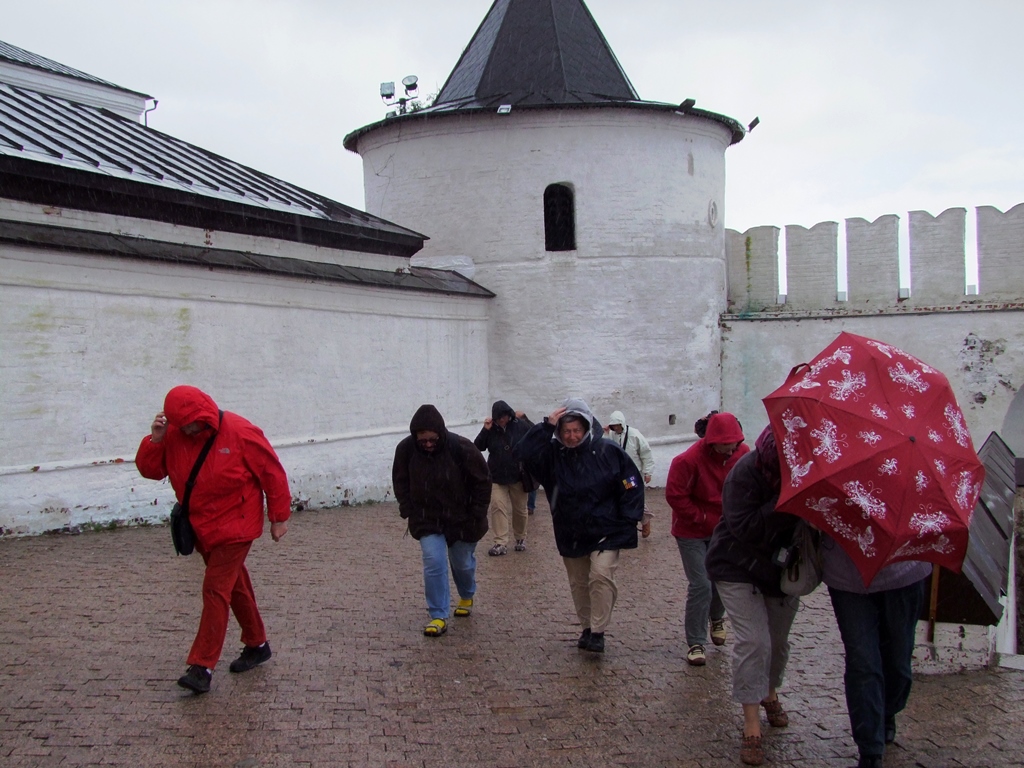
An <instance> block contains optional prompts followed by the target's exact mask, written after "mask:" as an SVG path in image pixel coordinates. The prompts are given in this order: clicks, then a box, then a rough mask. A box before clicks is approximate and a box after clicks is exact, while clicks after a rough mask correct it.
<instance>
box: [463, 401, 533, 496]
mask: <svg viewBox="0 0 1024 768" xmlns="http://www.w3.org/2000/svg"><path fill="white" fill-rule="evenodd" d="M502 416H508V417H509V421H508V424H506V425H505V426H504V428H502V427H499V426H498V419H500V418H501V417H502ZM532 426H533V422H531V421H530V420H529V419H527V418H526V417H525V416H524V417H523V418H522V419H517V418H516V412H515V411H514V410H512V408H511V407H510V406H509V404H508V403H506V402H505V401H504V400H498V401H497V402H496V403H495V404H494V405H492V406H491V428H490V429H486V428H484V429H481V430H480V434H479V435H477V436H476V440H474V441H473V444H474V445H475V446H476V447H477V448H479V449H480V450H481V451H487V468H488V469H489V470H490V471H491V482H492V483H496V484H497V485H513V484H515V483H518V482H519V481H520V480H521V479H522V476H521V473H520V469H521V467H522V462H521V461H519V460H517V459H515V458H513V457H512V449H513V448H514V447H515V445H516V443H518V442H519V441H520V440H522V439H523V436H524V435H526V433H527V432H528V431H529V430H530V427H532Z"/></svg>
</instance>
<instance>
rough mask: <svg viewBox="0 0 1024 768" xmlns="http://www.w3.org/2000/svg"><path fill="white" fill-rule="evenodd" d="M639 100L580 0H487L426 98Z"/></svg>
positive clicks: (451, 102) (469, 101)
mask: <svg viewBox="0 0 1024 768" xmlns="http://www.w3.org/2000/svg"><path fill="white" fill-rule="evenodd" d="M639 100H640V97H639V96H637V93H636V90H635V89H634V88H633V85H632V84H631V83H630V82H629V78H628V77H626V73H625V72H624V71H623V69H622V66H621V65H620V64H619V62H618V59H616V58H615V54H614V53H612V49H611V46H609V45H608V41H607V40H605V37H604V35H603V34H601V30H600V28H599V27H598V26H597V22H596V21H594V17H593V16H591V15H590V11H589V10H588V9H587V6H586V5H584V3H583V0H495V2H494V4H493V5H492V6H491V10H490V11H488V12H487V16H485V17H484V20H483V22H482V23H481V24H480V28H479V29H477V31H476V34H475V35H473V39H472V40H470V41H469V45H468V46H466V50H465V51H464V52H463V54H462V57H461V58H460V59H459V63H458V64H456V65H455V69H453V70H452V73H451V74H450V75H449V76H448V80H447V82H445V84H444V86H443V87H442V88H441V90H440V92H439V93H438V95H437V99H436V100H435V101H434V104H435V105H437V106H444V105H448V106H451V107H455V108H459V107H498V106H500V105H501V104H509V105H511V106H513V107H516V106H520V107H521V106H531V105H536V106H541V105H548V104H601V103H606V102H609V101H639Z"/></svg>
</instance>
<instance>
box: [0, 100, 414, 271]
mask: <svg viewBox="0 0 1024 768" xmlns="http://www.w3.org/2000/svg"><path fill="white" fill-rule="evenodd" d="M0 190H2V195H3V196H5V197H13V198H15V199H21V200H27V201H30V202H40V203H45V204H49V205H64V206H66V207H70V208H79V209H82V210H89V211H98V212H103V213H114V214H119V215H128V216H139V217H142V218H150V219H155V220H158V221H169V222H171V223H176V224H184V225H187V226H198V227H204V228H210V229H220V230H224V231H230V232H239V233H243V234H252V235H259V236H268V237H276V238H279V239H284V240H292V241H295V242H303V243H308V244H312V245H321V246H326V247H333V248H343V249H348V250H355V251H360V252H368V253H385V254H393V255H400V256H411V255H412V254H413V253H415V252H416V251H418V250H420V249H421V248H422V247H423V241H424V240H425V239H426V238H425V236H424V235H421V234H419V233H416V232H413V231H412V230H409V229H406V228H404V227H400V226H398V225H397V224H393V223H391V222H389V221H385V220H384V219H380V218H378V217H375V216H371V215H370V214H367V213H364V212H363V211H359V210H357V209H355V208H350V207H349V206H346V205H342V204H341V203H338V202H335V201H333V200H330V199H329V198H326V197H323V196H321V195H318V194H316V193H313V192H309V191H308V190H305V189H301V188H300V187H296V186H294V185H292V184H289V183H288V182H285V181H282V180H280V179H277V178H274V177H273V176H269V175H267V174H265V173H260V172H259V171H256V170H253V169H251V168H248V167H246V166H244V165H241V164H239V163H236V162H234V161H232V160H229V159H227V158H225V157H221V156H220V155H216V154H214V153H213V152H209V151H207V150H204V149H202V148H200V147H197V146H194V145H192V144H189V143H187V142H184V141H181V140H179V139H176V138H174V137H173V136H168V135H167V134H164V133H161V132H159V131H156V130H154V129H152V128H147V127H146V126H144V125H141V124H140V123H137V122H135V121H133V120H129V119H127V118H125V117H121V116H119V115H117V114H115V113H113V112H111V111H109V110H106V109H102V108H98V107H92V106H87V105H84V104H79V103H76V102H72V101H68V100H66V99H62V98H58V97H55V96H50V95H46V94H41V93H38V92H35V91H30V90H27V89H24V88H19V87H15V86H11V85H5V84H3V83H0Z"/></svg>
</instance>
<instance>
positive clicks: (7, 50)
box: [0, 40, 149, 98]
mask: <svg viewBox="0 0 1024 768" xmlns="http://www.w3.org/2000/svg"><path fill="white" fill-rule="evenodd" d="M0 61H9V62H11V63H12V64H19V65H21V66H25V67H31V68H32V69H41V70H44V71H46V72H51V73H53V74H57V75H64V76H65V77H73V78H75V79H76V80H84V81H86V82H88V83H96V84H97V85H104V86H106V87H107V88H116V89H117V90H119V91H124V92H126V93H134V94H137V95H139V96H146V98H149V96H147V95H146V94H144V93H139V92H138V91H132V90H130V89H128V88H122V87H121V86H120V85H115V84H114V83H111V82H108V81H106V80H101V79H100V78H98V77H93V76H92V75H90V74H88V73H86V72H82V71H80V70H77V69H74V68H72V67H67V66H64V65H63V64H61V63H60V62H59V61H54V60H53V59H48V58H46V57H45V56H40V55H39V54H36V53H32V51H26V50H25V49H24V48H19V47H18V46H16V45H11V44H10V43H5V42H4V41H3V40H0Z"/></svg>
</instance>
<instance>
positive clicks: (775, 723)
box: [761, 699, 789, 728]
mask: <svg viewBox="0 0 1024 768" xmlns="http://www.w3.org/2000/svg"><path fill="white" fill-rule="evenodd" d="M761 706H762V707H764V713H765V715H767V716H768V724H769V725H770V726H771V727H772V728H785V727H786V726H787V725H789V715H787V714H786V710H784V709H783V708H782V702H781V701H779V700H778V699H776V700H775V701H762V702H761Z"/></svg>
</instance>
